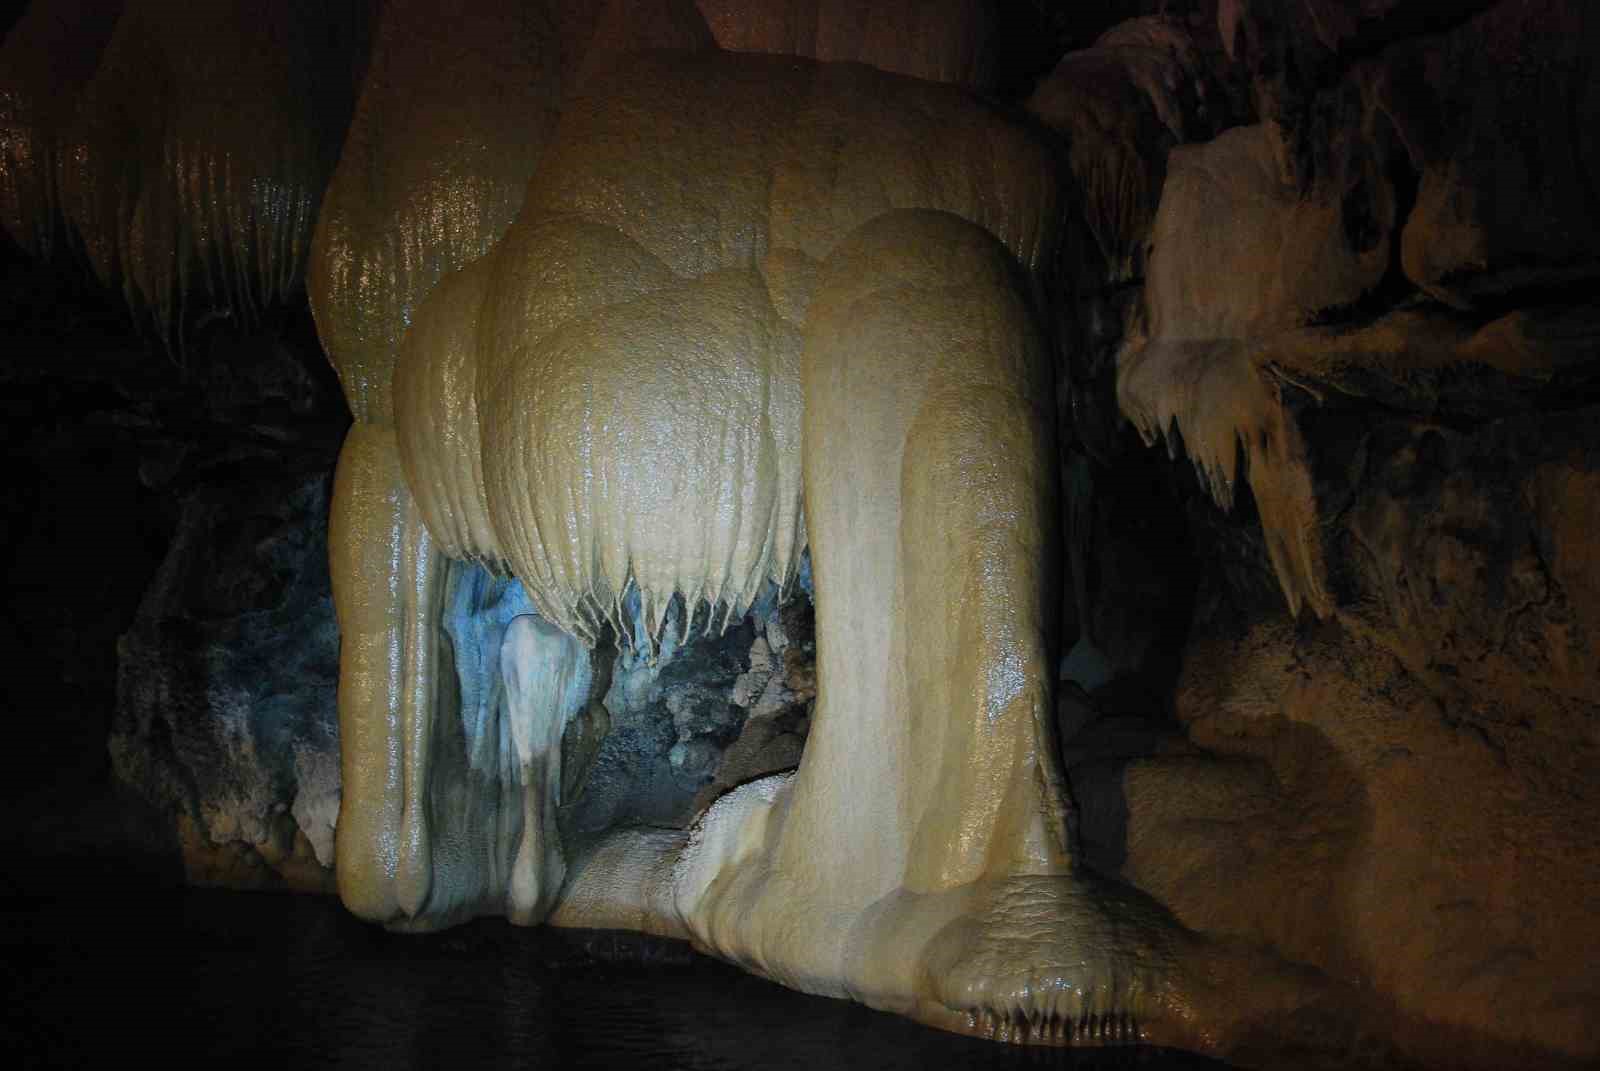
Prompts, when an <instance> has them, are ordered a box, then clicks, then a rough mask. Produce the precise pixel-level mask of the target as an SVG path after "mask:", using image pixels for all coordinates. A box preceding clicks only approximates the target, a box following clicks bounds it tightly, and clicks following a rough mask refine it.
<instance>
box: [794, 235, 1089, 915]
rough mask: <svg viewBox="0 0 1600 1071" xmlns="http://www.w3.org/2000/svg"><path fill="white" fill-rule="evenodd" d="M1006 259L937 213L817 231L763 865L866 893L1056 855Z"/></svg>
mask: <svg viewBox="0 0 1600 1071" xmlns="http://www.w3.org/2000/svg"><path fill="white" fill-rule="evenodd" d="M1020 280H1021V277H1020V274H1019V273H1018V272H1017V270H1016V268H1015V266H1014V264H1013V262H1012V260H1011V258H1010V256H1009V254H1008V253H1007V252H1006V251H1005V249H1004V248H1003V247H1002V246H1000V245H999V244H998V243H997V242H996V241H995V240H994V239H993V238H992V237H990V236H988V235H987V234H985V233H984V232H982V231H981V230H979V229H978V228H976V227H974V226H973V225H971V224H969V223H966V222H964V221H962V220H960V219H958V218H956V217H954V216H950V215H946V214H943V213H933V212H901V213H893V214H890V215H888V216H884V217H881V218H880V219H878V220H877V221H874V222H873V223H872V224H869V225H868V226H867V227H865V228H863V229H862V230H861V231H859V232H857V234H856V235H855V236H853V237H852V238H851V239H849V240H848V241H847V242H845V243H844V244H843V245H842V246H841V248H840V249H839V250H837V251H836V252H835V253H834V254H833V255H832V257H831V258H830V260H829V261H828V263H827V264H826V265H825V267H824V275H823V279H822V281H821V283H820V284H819V289H818V293H817V297H816V299H815V300H814V303H813V305H812V311H811V318H810V326H809V329H808V333H807V339H806V348H805V356H804V363H803V377H804V387H805V394H806V411H805V428H804V434H805V484H806V523H807V531H808V532H809V534H810V538H811V544H812V554H813V557H814V562H815V569H816V577H817V581H816V608H817V659H818V695H817V713H816V717H815V721H814V723H813V730H812V734H811V736H810V738H809V740H808V742H807V745H806V753H805V758H804V760H803V762H802V764H801V769H800V772H799V775H798V778H797V781H796V784H795V787H794V791H793V799H792V803H791V806H790V811H789V814H788V815H787V818H786V821H785V823H784V829H783V832H782V840H781V843H780V845H779V869H780V870H782V871H783V872H786V873H789V874H798V875H807V874H815V875H826V881H825V883H823V884H825V887H826V889H827V895H828V896H830V897H833V898H838V899H841V900H843V901H845V902H848V903H853V904H860V905H865V904H868V903H871V902H873V901H875V900H876V899H877V898H879V897H881V896H883V895H885V894H887V893H889V892H891V891H893V890H895V889H896V888H904V889H907V890H909V891H912V892H934V891H939V890H943V889H949V888H953V887H956V886H959V885H964V884H969V883H971V882H973V881H977V880H979V879H981V878H985V877H1001V876H1009V875H1014V874H1023V873H1033V874H1043V873H1062V872H1065V871H1066V870H1067V869H1068V867H1069V860H1068V856H1067V842H1066V824H1067V823H1066V809H1067V799H1066V794H1065V791H1064V788H1063V778H1062V776H1061V772H1060V765H1059V758H1058V756H1057V754H1056V753H1055V747H1054V740H1053V718H1052V716H1051V713H1052V706H1051V703H1052V693H1051V674H1050V672H1049V663H1048V658H1047V652H1046V650H1045V635H1046V629H1047V626H1048V620H1047V609H1046V608H1047V607H1048V606H1050V605H1051V602H1050V598H1051V596H1050V593H1051V592H1052V591H1053V590H1054V589H1053V582H1054V569H1053V563H1054V556H1055V553H1056V549H1055V545H1054V540H1055V536H1056V531H1055V529H1056V523H1055V521H1054V515H1055V514H1054V511H1055V509H1056V505H1055V497H1054V469H1053V461H1052V459H1053V439H1052V424H1051V421H1050V419H1049V415H1048V410H1047V408H1046V406H1047V405H1048V404H1049V402H1050V398H1051V394H1050V391H1049V379H1048V371H1047V366H1046V364H1045V355H1044V353H1043V350H1042V347H1041V344H1040V342H1039V340H1038V338H1037V334H1036V330H1035V327H1034V323H1033V319H1032V316H1031V313H1030V310H1029V308H1028V306H1027V302H1026V300H1025V298H1024V297H1023V296H1022V295H1023V287H1022V285H1021V282H1020Z"/></svg>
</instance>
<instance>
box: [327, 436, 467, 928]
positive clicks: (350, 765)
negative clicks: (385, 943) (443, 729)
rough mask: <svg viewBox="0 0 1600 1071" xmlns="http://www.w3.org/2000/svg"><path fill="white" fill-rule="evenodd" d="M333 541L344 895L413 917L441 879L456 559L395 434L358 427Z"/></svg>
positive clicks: (372, 910) (336, 498)
mask: <svg viewBox="0 0 1600 1071" xmlns="http://www.w3.org/2000/svg"><path fill="white" fill-rule="evenodd" d="M328 542H329V561H330V565H331V572H332V578H333V599H334V610H335V613H336V614H337V616H338V622H339V645H340V646H339V751H340V756H341V758H340V763H341V769H340V773H341V777H342V780H343V795H342V800H341V803H340V807H339V824H338V829H337V842H336V853H337V858H338V879H339V895H340V898H341V899H342V900H343V901H344V903H345V906H346V907H347V908H349V909H350V910H351V911H352V912H354V913H355V914H357V915H360V916H361V917H363V918H367V919H372V920H374V921H382V922H392V921H396V920H398V919H400V918H402V917H412V918H415V917H416V916H417V915H419V914H420V913H421V911H422V908H423V905H424V904H425V902H426V900H427V898H428V893H429V891H430V885H431V881H432V859H431V855H432V844H431V837H430V835H429V826H428V814H427V809H426V808H427V784H428V763H429V757H430V755H429V751H430V746H431V743H432V729H433V712H434V706H435V694H434V689H435V687H436V678H437V676H438V673H437V670H438V659H439V635H438V632H439V629H438V621H439V611H440V608H441V605H442V600H443V594H444V576H445V565H446V561H445V559H444V558H443V557H442V556H441V555H440V554H439V553H438V551H437V549H436V548H435V547H434V544H433V541H432V539H431V538H430V537H429V535H428V532H427V529H426V528H425V527H424V525H423V523H422V519H421V517H420V515H419V514H418V511H417V509H416V506H415V503H414V502H413V501H412V499H411V493H410V491H408V490H407V489H406V484H405V479H404V476H403V474H402V471H401V465H400V453H399V449H398V448H397V446H396V444H395V435H394V429H393V428H391V427H387V426H382V425H376V424H368V423H364V422H360V421H358V422H357V423H356V424H354V425H353V426H352V427H351V429H350V433H349V436H348V437H347V438H346V439H345V444H344V448H343V449H342V450H341V452H340V455H339V466H338V469H337V471H336V473H335V476H334V493H333V511H332V515H331V516H330V518H329V523H328Z"/></svg>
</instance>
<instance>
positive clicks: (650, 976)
mask: <svg viewBox="0 0 1600 1071" xmlns="http://www.w3.org/2000/svg"><path fill="white" fill-rule="evenodd" d="M102 908H103V905H102V904H101V903H99V902H98V901H94V902H90V901H80V902H73V901H33V902H19V901H12V902H10V903H7V904H0V955H4V957H5V959H6V962H7V964H8V965H9V967H10V970H8V971H7V972H6V981H5V983H4V993H3V999H4V1000H5V1001H6V1005H7V1015H6V1016H5V1017H4V1024H3V1025H0V1049H3V1050H4V1051H6V1052H7V1053H8V1054H9V1055H10V1056H11V1057H12V1062H11V1066H13V1067H18V1068H33V1067H89V1066H102V1065H107V1064H111V1063H114V1062H120V1061H122V1060H125V1059H126V1058H127V1056H128V1055H129V1054H130V1053H144V1054H150V1055H152V1056H154V1055H156V1054H160V1056H162V1057H164V1058H165V1059H166V1060H167V1061H169V1062H174V1063H178V1064H182V1065H185V1066H229V1065H231V1064H234V1063H237V1064H239V1065H240V1066H256V1067H274V1066H282V1067H290V1066H293V1067H307V1068H310V1067H349V1068H382V1069H385V1071H400V1069H403V1068H413V1067H415V1068H422V1067H451V1066H461V1067H497V1068H521V1067H530V1068H533V1067H539V1068H555V1067H559V1068H625V1067H636V1068H652V1069H655V1068H659V1069H663V1071H666V1069H679V1068H682V1069H691V1071H713V1069H723V1068H796V1069H801V1068H804V1069H807V1071H810V1069H814V1068H841V1069H851V1068H862V1069H866V1068H871V1069H874V1071H878V1069H902V1068H903V1069H911V1068H934V1067H937V1068H953V1069H960V1068H1013V1067H1018V1068H1020V1067H1028V1068H1036V1067H1061V1068H1073V1069H1080V1071H1088V1069H1095V1068H1149V1069H1155V1071H1167V1069H1172V1071H1176V1069H1180V1068H1182V1069H1203V1068H1222V1067H1224V1066H1225V1065H1223V1064H1219V1063H1216V1062H1215V1061H1210V1060H1205V1059H1202V1058H1199V1057H1195V1056H1191V1055H1188V1054H1184V1053H1175V1052H1170V1051H1161V1050H1149V1049H1128V1050H1121V1051H1112V1050H1105V1051H1096V1050H1082V1051H1076V1052H1075V1051H1069V1050H1040V1049H1013V1048H1006V1047H1003V1046H998V1045H995V1044H993V1043H991V1042H986V1041H978V1040H975V1039H971V1038H964V1037H959V1036H956V1035H951V1034H945V1033H942V1032H939V1031H935V1030H930V1029H927V1028H924V1027H920V1026H917V1025H916V1024H914V1023H910V1022H908V1021H906V1020H904V1019H900V1018H897V1017H895V1016H890V1015H886V1014H883V1013H881V1012H874V1011H870V1010H868V1009H866V1008H863V1007H861V1006H859V1005H856V1004H852V1003H848V1002H845V1001H836V1000H828V999H825V998H821V997H808V996H804V995H802V994H799V993H794V992H791V991H790V990H787V989H783V988H781V987H779V986H776V985H773V984H772V983H770V982H764V981H762V980H760V979H758V978H754V977H752V976H750V975H747V974H744V973H743V972H741V971H738V970H736V969H735V968H733V967H730V966H727V965H725V964H722V963H718V962H716V961H714V960H710V959H707V958H705V957H702V956H698V955H695V954H693V953H690V952H687V951H686V950H684V949H683V946H682V945H676V944H673V943H671V942H662V941H659V940H658V941H648V940H645V939H636V938H630V939H628V940H627V942H625V943H624V944H621V945H616V944H613V945H611V946H610V947H609V948H608V947H605V942H606V939H607V937H608V936H609V935H604V934H585V933H573V934H560V933H557V932H553V931H548V930H518V929H515V928H513V927H511V926H508V925H506V924H505V923H502V922H490V921H482V922H477V923H472V924H470V925H467V926H464V927H461V928H459V929H456V930H451V931H449V932H448V933H444V934H439V935H432V936H422V937H417V936H400V935H395V934H389V933H385V932H384V931H382V930H379V929H377V928H375V927H370V926H367V925H366V924H364V923H361V922H358V921H357V920H355V919H354V918H352V917H350V916H349V915H347V914H345V913H344V912H343V911H342V910H341V909H340V908H339V906H338V904H337V903H335V902H332V901H328V900H321V899H314V898H310V897H271V896H249V895H247V894H237V893H216V892H199V891H189V892H184V893H181V894H175V895H172V896H167V897H162V898H157V899H150V900H145V901H137V900H135V901H131V902H128V903H126V904H120V905H119V907H118V910H116V911H105V910H103V909H102ZM669 946H670V947H669ZM594 949H599V950H600V951H602V952H604V953H606V955H605V958H602V957H600V956H596V955H594V954H592V951H591V950H594Z"/></svg>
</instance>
